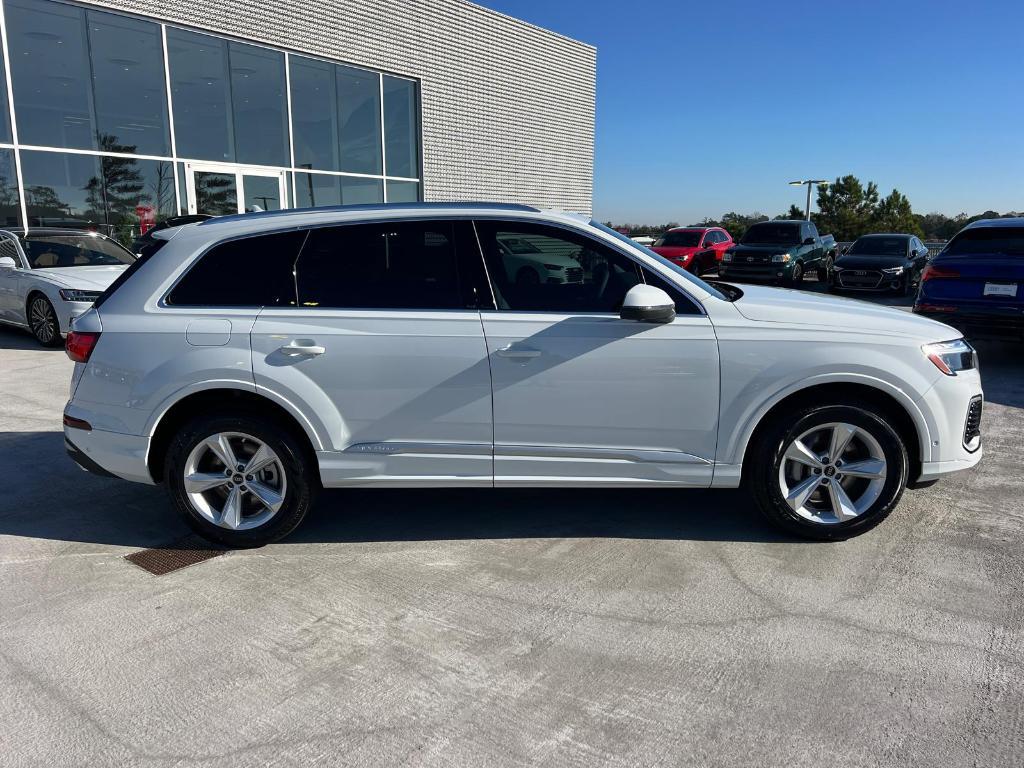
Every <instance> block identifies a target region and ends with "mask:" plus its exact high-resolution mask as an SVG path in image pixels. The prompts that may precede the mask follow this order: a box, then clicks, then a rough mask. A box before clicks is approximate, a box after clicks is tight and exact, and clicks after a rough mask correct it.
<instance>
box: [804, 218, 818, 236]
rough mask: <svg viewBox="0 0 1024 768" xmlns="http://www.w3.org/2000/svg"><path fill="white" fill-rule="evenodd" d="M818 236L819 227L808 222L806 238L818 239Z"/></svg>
mask: <svg viewBox="0 0 1024 768" xmlns="http://www.w3.org/2000/svg"><path fill="white" fill-rule="evenodd" d="M817 236H818V227H817V225H816V224H815V223H814V222H813V221H811V222H808V223H807V235H806V237H817Z"/></svg>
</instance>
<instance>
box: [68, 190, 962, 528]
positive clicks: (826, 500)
mask: <svg viewBox="0 0 1024 768" xmlns="http://www.w3.org/2000/svg"><path fill="white" fill-rule="evenodd" d="M164 238H165V239H166V240H165V244H164V245H163V246H162V248H160V249H159V250H156V251H155V252H154V253H151V254H150V255H148V256H147V257H146V258H143V259H140V260H139V261H138V262H136V263H135V264H134V265H133V266H132V267H131V268H130V269H129V270H128V271H127V272H126V273H125V275H124V276H123V277H122V278H121V279H120V280H119V281H118V282H117V283H116V284H115V285H114V286H112V288H111V289H110V290H108V291H107V292H106V293H105V294H104V295H103V296H102V297H101V298H100V299H99V300H98V301H97V302H96V305H95V306H94V308H93V309H91V310H90V311H89V312H88V313H86V314H85V315H83V316H81V317H80V318H78V319H77V320H76V321H75V323H74V326H73V332H72V333H71V334H70V335H69V338H68V341H67V347H68V353H69V354H70V355H71V356H72V358H73V359H74V360H76V361H77V363H78V365H76V366H75V373H74V378H73V381H72V384H71V400H70V402H69V403H68V405H67V409H66V411H65V414H64V433H65V436H66V438H67V447H68V450H69V452H70V453H71V455H72V456H73V457H74V459H75V460H76V461H77V462H78V463H79V464H80V465H82V466H83V467H85V468H87V469H90V470H92V471H99V472H104V473H107V474H112V475H116V476H118V477H122V478H124V479H126V480H133V481H136V482H140V483H150V484H152V483H163V484H164V485H166V487H167V489H168V491H169V492H170V495H171V498H172V499H173V501H174V504H175V506H176V507H177V508H178V509H179V510H180V511H181V513H182V514H183V515H184V516H185V518H186V519H187V520H188V522H189V523H190V524H191V525H192V526H193V527H194V528H195V529H196V530H197V531H198V532H199V533H201V534H202V535H204V536H206V537H207V538H209V539H213V540H216V541H219V542H222V543H224V544H227V545H230V546H238V547H245V546H257V545H260V544H264V543H266V542H269V541H273V540H275V539H278V538H280V537H282V536H284V535H286V534H287V533H289V532H290V531H291V530H292V529H294V528H295V526H296V525H298V524H299V522H300V521H301V520H302V518H303V517H304V516H305V514H306V512H307V511H308V510H309V508H310V506H311V505H312V504H313V501H314V498H315V496H316V492H317V491H318V489H319V488H320V487H341V486H357V485H359V486H363V485H375V486H387V487H395V486H404V487H425V486H430V487H436V486H486V487H492V486H494V487H509V486H631V487H648V488H650V487H676V488H687V487H689V488H708V487H713V488H733V487H737V486H739V485H740V484H741V483H744V484H745V485H746V486H747V487H749V489H750V490H751V492H752V493H753V495H754V496H755V497H756V499H757V502H758V504H759V506H760V508H761V509H762V510H763V511H764V513H765V514H766V515H767V516H768V517H769V518H771V519H772V520H773V521H775V522H776V523H778V524H780V525H782V526H784V527H785V528H787V529H789V530H790V531H793V532H795V533H797V534H801V535H804V536H808V537H812V538H820V539H839V538H845V537H848V536H853V535H855V534H858V533H861V532H863V531H866V530H868V529H869V528H871V527H872V526H874V525H876V524H877V523H878V522H880V521H881V520H882V519H883V518H884V517H885V516H886V515H887V514H888V513H889V512H890V511H891V510H892V509H893V507H894V506H895V505H896V503H897V502H898V500H899V498H900V495H901V494H902V492H903V489H904V488H905V487H906V486H907V485H908V484H911V485H912V484H925V483H928V482H929V481H931V480H934V479H935V478H937V477H938V476H939V475H941V474H943V473H946V472H952V471H955V470H960V469H965V468H967V467H970V466H973V465H974V464H976V463H977V462H978V460H979V459H980V458H981V454H982V451H981V437H980V431H979V426H980V419H981V404H982V390H981V381H980V377H979V374H978V370H977V358H976V355H975V353H974V350H973V349H972V348H971V347H970V346H969V345H968V344H967V343H966V342H965V341H963V339H962V338H961V337H960V334H959V333H958V332H957V331H955V330H953V329H952V328H949V327H948V326H945V325H942V324H940V323H936V322H933V321H931V320H925V319H922V318H920V317H915V316H914V315H911V314H910V313H906V312H901V311H899V310H894V309H887V308H882V307H878V306H874V305H871V304H866V303H861V302H859V301H852V300H848V299H837V298H832V297H826V296H819V295H811V294H806V293H800V292H796V291H788V290H780V289H775V288H767V287H757V286H744V288H743V289H742V291H741V290H740V289H738V288H736V287H734V286H730V285H726V284H709V283H705V282H702V281H701V280H699V279H697V278H695V277H693V276H692V275H691V274H689V273H687V272H686V271H684V270H682V269H679V268H677V267H675V266H674V265H672V264H671V263H670V262H668V261H666V260H665V259H663V258H661V257H659V256H658V255H656V254H654V253H652V252H651V251H649V250H647V249H646V248H644V247H642V246H640V245H638V244H637V243H635V242H633V241H631V240H629V239H628V238H626V237H624V236H622V235H620V234H618V233H616V232H613V231H611V230H609V229H607V228H605V227H602V226H600V225H599V224H596V223H593V222H588V221H586V220H584V219H581V218H579V217H575V216H572V215H566V214H558V213H550V212H542V211H539V210H536V209H534V208H528V207H524V206H508V205H480V204H472V205H471V204H463V205H458V204H446V205H429V204H418V205H391V206H353V207H348V208H337V209H316V210H299V211H284V212H276V213H259V214H249V215H242V216H228V217H223V218H219V219H212V220H210V221H207V222H203V223H201V224H192V225H188V226H183V227H180V228H178V229H176V230H168V232H167V233H165V234H164ZM513 241H521V242H528V243H529V244H530V248H518V249H516V251H517V252H516V253H512V252H511V251H510V250H509V248H508V247H506V246H505V245H503V244H507V243H508V242H513ZM511 258H514V259H515V260H516V269H514V270H511V269H509V268H508V265H507V264H505V263H504V262H505V260H506V259H511ZM525 260H533V261H536V262H537V265H538V266H537V270H536V271H537V273H538V274H539V275H545V274H549V273H550V271H551V270H550V269H548V268H546V267H545V266H544V265H545V264H556V263H557V264H562V263H570V262H571V263H572V264H576V265H578V268H579V269H581V270H582V275H581V276H579V278H578V279H574V280H573V281H568V282H567V281H565V280H548V279H545V280H517V279H515V276H516V275H518V274H519V273H520V272H521V269H522V268H523V266H524V263H523V262H524V261H525Z"/></svg>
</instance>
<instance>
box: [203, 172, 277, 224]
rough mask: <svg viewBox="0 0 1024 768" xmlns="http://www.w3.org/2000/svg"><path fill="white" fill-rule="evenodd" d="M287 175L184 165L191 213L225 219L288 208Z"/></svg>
mask: <svg viewBox="0 0 1024 768" xmlns="http://www.w3.org/2000/svg"><path fill="white" fill-rule="evenodd" d="M285 189H286V187H285V174H284V171H275V170H264V169H262V168H241V167H239V166H232V165H220V164H200V163H185V191H186V194H187V196H188V212H189V213H208V214H210V215H211V216H226V215H228V214H233V213H247V212H251V211H279V210H281V209H282V208H284V207H285V200H286V197H285Z"/></svg>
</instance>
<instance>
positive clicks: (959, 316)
mask: <svg viewBox="0 0 1024 768" xmlns="http://www.w3.org/2000/svg"><path fill="white" fill-rule="evenodd" d="M929 306H932V307H942V306H948V307H950V308H951V309H953V311H952V312H942V311H941V310H940V311H935V310H933V309H928V307H929ZM918 307H919V305H917V304H915V305H914V314H916V315H921V317H927V318H928V319H930V320H938V321H939V322H940V323H945V324H946V325H951V326H953V327H954V328H956V329H957V330H958V331H960V332H961V333H963V334H964V335H965V336H967V337H968V338H972V339H1005V340H1009V341H1024V311H1015V310H1007V309H990V310H983V309H976V308H970V309H961V308H960V307H959V306H958V305H955V304H944V303H942V302H935V301H930V302H927V303H926V304H925V306H924V307H922V308H920V309H919V308H918Z"/></svg>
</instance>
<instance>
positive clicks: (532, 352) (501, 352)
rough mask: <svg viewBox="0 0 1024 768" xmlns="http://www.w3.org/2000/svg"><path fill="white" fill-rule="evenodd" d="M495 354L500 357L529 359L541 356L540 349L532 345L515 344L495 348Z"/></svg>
mask: <svg viewBox="0 0 1024 768" xmlns="http://www.w3.org/2000/svg"><path fill="white" fill-rule="evenodd" d="M495 354H496V355H498V356H499V357H512V358H519V359H529V358H533V357H540V350H539V349H533V348H531V347H520V346H516V345H514V344H509V345H508V346H507V347H502V348H501V349H498V350H495Z"/></svg>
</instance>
